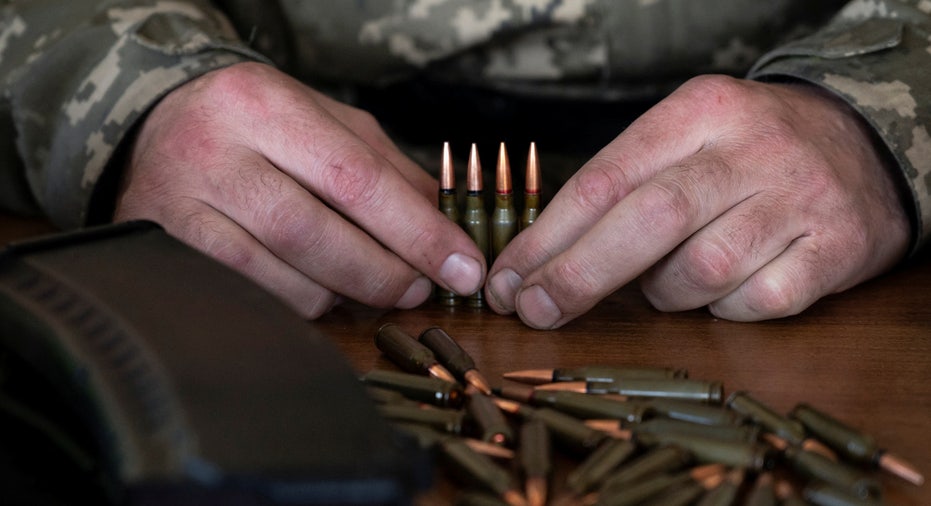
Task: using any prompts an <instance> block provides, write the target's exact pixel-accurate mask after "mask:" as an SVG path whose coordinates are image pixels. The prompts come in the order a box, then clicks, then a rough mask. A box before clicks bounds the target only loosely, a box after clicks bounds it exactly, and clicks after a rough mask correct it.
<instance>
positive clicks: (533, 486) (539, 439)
mask: <svg viewBox="0 0 931 506" xmlns="http://www.w3.org/2000/svg"><path fill="white" fill-rule="evenodd" d="M519 455H520V463H521V469H522V470H523V473H524V480H525V482H524V492H525V494H526V496H527V502H528V503H530V506H543V505H544V504H546V498H547V495H548V491H549V475H550V472H551V471H552V463H551V448H550V432H549V429H547V428H546V424H545V423H543V421H542V420H539V419H530V420H526V421H524V422H523V423H522V424H521V428H520V452H519Z"/></svg>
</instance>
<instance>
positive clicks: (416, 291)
mask: <svg viewBox="0 0 931 506" xmlns="http://www.w3.org/2000/svg"><path fill="white" fill-rule="evenodd" d="M432 290H433V284H432V283H431V282H430V280H429V279H427V278H425V277H424V276H420V277H419V278H417V279H415V280H414V282H413V283H411V286H410V287H409V288H408V289H407V291H406V292H404V295H402V296H401V298H400V299H398V301H397V302H396V303H395V304H394V307H396V308H398V309H411V308H414V307H417V306H419V305H421V304H423V303H424V301H425V300H427V298H428V297H430V292H431V291H432Z"/></svg>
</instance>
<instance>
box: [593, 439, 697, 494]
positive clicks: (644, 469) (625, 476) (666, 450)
mask: <svg viewBox="0 0 931 506" xmlns="http://www.w3.org/2000/svg"><path fill="white" fill-rule="evenodd" d="M691 458H692V455H691V454H690V453H689V452H688V451H686V450H684V449H682V447H680V446H676V445H663V446H657V447H655V448H651V449H649V450H647V452H646V453H644V454H642V455H640V456H639V457H637V458H636V459H634V460H632V461H630V462H628V463H626V464H624V465H622V466H621V467H620V468H618V469H617V470H616V471H615V472H613V473H611V476H610V477H609V478H608V479H607V480H605V482H604V485H603V489H604V490H612V489H614V488H615V487H622V486H625V485H627V484H629V483H633V482H635V481H638V480H640V479H642V478H645V477H647V476H651V475H654V474H658V473H666V472H670V471H675V470H678V469H680V468H681V467H682V466H684V465H686V464H687V463H688V462H689V461H690V460H691Z"/></svg>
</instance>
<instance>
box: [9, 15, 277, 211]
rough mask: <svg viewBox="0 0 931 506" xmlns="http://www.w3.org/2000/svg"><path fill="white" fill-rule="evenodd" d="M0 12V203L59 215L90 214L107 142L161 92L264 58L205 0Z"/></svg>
mask: <svg viewBox="0 0 931 506" xmlns="http://www.w3.org/2000/svg"><path fill="white" fill-rule="evenodd" d="M2 16H3V18H2V22H0V23H2V25H0V29H2V31H0V83H2V90H3V101H2V104H0V113H2V115H3V116H2V118H0V121H2V124H3V125H5V126H6V127H7V128H9V129H10V134H11V135H6V136H4V137H3V140H2V141H0V185H2V187H3V188H4V190H3V191H2V192H0V198H2V199H3V200H2V201H0V206H3V207H6V208H9V209H12V210H14V211H19V212H27V211H41V212H43V213H45V214H46V215H48V216H49V217H50V218H51V219H52V220H53V221H54V222H55V223H56V224H58V225H59V226H62V227H76V226H81V225H84V224H86V222H87V220H88V218H89V216H90V215H91V213H92V209H91V208H92V206H93V205H95V204H94V203H93V202H92V199H93V198H94V193H95V190H96V189H97V184H98V182H99V181H100V179H101V176H102V175H103V174H104V172H105V170H107V168H108V164H109V162H110V161H111V159H112V157H113V155H114V153H115V152H116V150H117V148H118V147H119V146H120V144H121V143H122V142H124V140H126V138H127V136H129V135H130V133H131V132H132V130H133V127H134V126H135V125H136V123H137V122H138V120H139V119H140V118H141V117H142V116H143V115H144V114H145V112H146V111H147V110H148V109H149V108H150V107H151V106H152V105H153V104H154V103H155V102H156V101H158V99H159V98H161V97H162V96H164V95H165V94H166V93H168V92H169V91H170V90H172V89H174V88H176V87H177V86H179V85H180V84H182V83H184V82H187V81H189V80H190V79H192V78H194V77H197V76H199V75H202V74H204V73H206V72H208V71H210V70H214V69H217V68H221V67H225V66H228V65H231V64H233V63H236V62H240V61H244V60H255V59H262V57H261V56H260V55H258V54H257V53H254V52H251V51H250V50H249V49H247V48H246V47H245V46H244V45H242V44H241V43H239V42H237V39H236V34H235V33H234V32H233V30H232V29H231V28H230V27H229V26H228V23H227V22H226V21H225V19H224V18H223V17H222V15H221V14H220V13H218V12H217V11H215V10H214V9H213V8H211V7H210V6H209V3H208V2H206V1H196V0H187V1H173V2H165V1H161V2H156V1H154V0H136V1H121V2H115V1H111V2H97V1H90V0H75V1H71V2H58V1H54V0H34V1H31V2H21V3H16V4H13V5H8V6H7V7H5V8H4V9H3V11H2ZM26 192H28V195H27V194H26Z"/></svg>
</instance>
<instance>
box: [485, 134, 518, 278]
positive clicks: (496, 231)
mask: <svg viewBox="0 0 931 506" xmlns="http://www.w3.org/2000/svg"><path fill="white" fill-rule="evenodd" d="M517 222H518V218H517V211H515V210H514V199H513V190H512V185H511V164H510V162H509V161H508V152H507V149H506V148H505V147H504V143H503V142H502V143H501V144H500V146H499V147H498V165H497V170H496V171H495V207H494V209H493V210H492V213H491V260H492V261H494V259H495V258H498V255H500V254H501V252H502V251H504V247H505V246H507V245H508V243H509V242H511V239H513V238H514V236H515V235H517Z"/></svg>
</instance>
